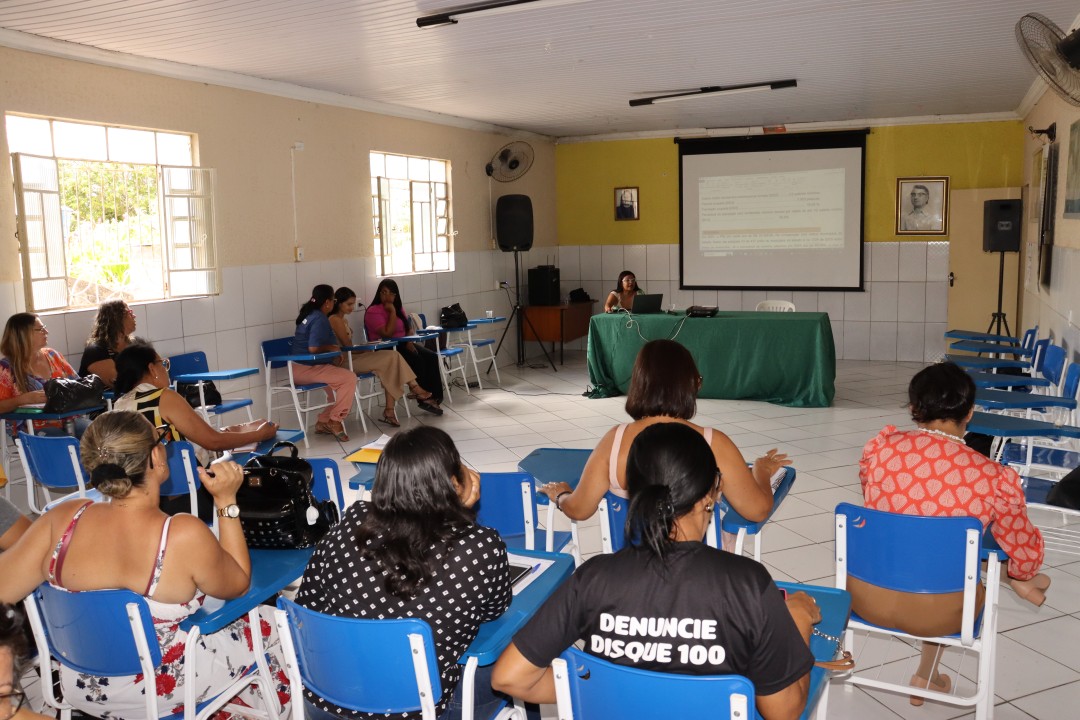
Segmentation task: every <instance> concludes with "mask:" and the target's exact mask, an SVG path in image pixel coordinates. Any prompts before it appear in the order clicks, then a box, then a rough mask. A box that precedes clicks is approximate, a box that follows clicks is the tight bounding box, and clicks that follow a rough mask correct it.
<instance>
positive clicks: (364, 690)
mask: <svg viewBox="0 0 1080 720" xmlns="http://www.w3.org/2000/svg"><path fill="white" fill-rule="evenodd" d="M277 606H278V608H280V609H281V610H283V611H285V614H286V615H287V616H288V620H289V629H290V630H291V635H292V640H293V645H294V647H295V649H296V660H297V664H298V665H299V668H300V677H301V678H303V681H304V687H306V688H308V689H309V690H312V691H313V692H315V693H316V694H317V695H318V696H319V697H321V698H323V699H325V700H327V701H329V702H331V703H333V704H334V705H337V706H338V707H341V708H345V709H347V710H356V711H358V712H371V713H405V712H413V711H417V710H419V709H420V698H419V693H418V690H417V684H416V680H415V676H414V674H413V673H412V672H410V670H411V669H412V668H413V654H412V649H411V647H410V645H409V635H419V636H420V637H422V638H423V640H424V645H425V648H426V651H427V652H426V660H427V667H428V677H429V679H430V682H431V689H432V692H433V694H434V698H433V702H435V703H438V701H439V698H440V697H441V695H442V684H441V683H440V680H439V663H438V660H437V659H436V657H435V642H434V640H433V638H432V635H431V628H430V627H429V626H428V624H427V623H426V622H424V621H423V620H419V619H417V618H406V619H400V620H360V619H357V618H345V617H337V616H334V615H324V614H323V613H319V612H315V611H314V610H309V609H308V608H304V607H301V606H299V605H297V604H296V603H294V602H292V601H290V600H287V599H286V598H283V597H279V598H278V601H277Z"/></svg>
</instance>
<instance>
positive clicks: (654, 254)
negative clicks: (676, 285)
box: [645, 245, 678, 281]
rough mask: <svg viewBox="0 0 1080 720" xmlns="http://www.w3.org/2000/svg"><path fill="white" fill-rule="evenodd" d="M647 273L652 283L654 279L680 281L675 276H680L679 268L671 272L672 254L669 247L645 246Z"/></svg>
mask: <svg viewBox="0 0 1080 720" xmlns="http://www.w3.org/2000/svg"><path fill="white" fill-rule="evenodd" d="M645 267H646V270H645V273H646V277H647V278H648V279H649V280H650V281H651V280H653V279H654V278H658V279H661V280H672V279H675V280H678V278H675V277H674V275H677V274H678V268H676V269H675V272H674V273H672V272H671V252H670V249H669V246H667V245H646V246H645Z"/></svg>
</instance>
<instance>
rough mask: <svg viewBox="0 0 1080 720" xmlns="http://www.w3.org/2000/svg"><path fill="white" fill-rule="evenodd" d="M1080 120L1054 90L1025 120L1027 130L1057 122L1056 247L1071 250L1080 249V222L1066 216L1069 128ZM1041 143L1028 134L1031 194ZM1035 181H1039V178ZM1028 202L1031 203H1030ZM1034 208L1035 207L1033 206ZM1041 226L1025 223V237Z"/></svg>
mask: <svg viewBox="0 0 1080 720" xmlns="http://www.w3.org/2000/svg"><path fill="white" fill-rule="evenodd" d="M1077 120H1080V108H1077V107H1074V106H1072V105H1069V104H1068V103H1067V102H1065V101H1064V100H1062V99H1061V98H1059V97H1058V95H1057V93H1055V92H1054V91H1053V90H1047V91H1046V92H1045V93H1044V94H1043V96H1042V98H1041V99H1040V100H1039V102H1037V103H1036V104H1035V107H1034V108H1033V109H1032V111H1031V112H1030V113H1029V114H1028V116H1027V117H1026V118H1024V125H1025V127H1026V126H1031V127H1034V128H1038V129H1040V130H1041V129H1043V128H1045V127H1047V126H1048V125H1050V123H1055V122H1056V123H1057V141H1058V144H1059V145H1060V149H1059V150H1058V187H1057V202H1056V204H1055V209H1056V212H1057V219H1056V220H1055V223H1054V245H1060V246H1062V247H1071V248H1080V220H1072V219H1069V220H1066V219H1065V217H1064V212H1065V185H1066V179H1067V178H1068V172H1069V154H1070V142H1069V128H1070V126H1072V124H1073V123H1074V122H1076V121H1077ZM1041 144H1042V140H1041V139H1036V138H1034V137H1032V135H1031V133H1025V137H1024V179H1025V184H1026V185H1027V186H1028V188H1029V193H1030V191H1031V190H1034V189H1035V188H1034V187H1033V181H1032V177H1031V170H1032V158H1033V157H1034V155H1035V151H1036V149H1037V148H1038V147H1039V146H1040V145H1041ZM1035 182H1037V179H1036V180H1035ZM1025 202H1030V201H1027V200H1026V201H1025ZM1032 207H1034V205H1033V204H1032ZM1025 217H1026V214H1025ZM1037 227H1038V224H1037V223H1032V222H1027V223H1025V227H1024V231H1025V235H1027V234H1028V233H1032V234H1034V233H1035V232H1036V229H1037ZM1029 241H1033V237H1029Z"/></svg>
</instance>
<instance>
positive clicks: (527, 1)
mask: <svg viewBox="0 0 1080 720" xmlns="http://www.w3.org/2000/svg"><path fill="white" fill-rule="evenodd" d="M582 2H586V0H497V2H489V3H484V4H483V5H470V6H466V7H462V8H458V9H456V10H446V11H444V12H441V13H435V14H434V15H425V16H424V17H418V18H416V26H417V27H420V28H427V27H438V26H440V25H457V22H458V19H459V18H461V17H462V16H464V15H474V14H475V15H479V14H481V13H483V14H484V15H505V14H507V13H512V12H520V11H522V10H539V9H541V8H549V7H558V6H560V5H576V4H577V3H582Z"/></svg>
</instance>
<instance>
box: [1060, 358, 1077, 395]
mask: <svg viewBox="0 0 1080 720" xmlns="http://www.w3.org/2000/svg"><path fill="white" fill-rule="evenodd" d="M1078 390H1080V363H1072V364H1071V365H1069V369H1068V370H1066V371H1065V384H1064V385H1062V386H1061V394H1062V395H1063V396H1064V397H1068V398H1075V397H1076V392H1077V391H1078Z"/></svg>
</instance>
